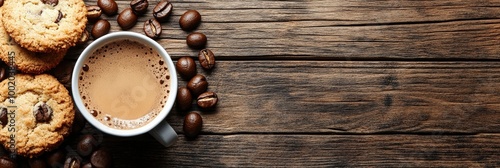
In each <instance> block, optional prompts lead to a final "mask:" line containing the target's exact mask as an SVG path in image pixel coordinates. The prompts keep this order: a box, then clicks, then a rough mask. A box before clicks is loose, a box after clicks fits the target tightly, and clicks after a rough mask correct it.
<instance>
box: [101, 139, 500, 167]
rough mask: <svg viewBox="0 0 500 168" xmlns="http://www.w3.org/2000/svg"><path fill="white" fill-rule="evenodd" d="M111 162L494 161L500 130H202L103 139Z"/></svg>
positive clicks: (154, 164)
mask: <svg viewBox="0 0 500 168" xmlns="http://www.w3.org/2000/svg"><path fill="white" fill-rule="evenodd" d="M106 140H107V141H106V142H107V145H109V146H110V147H111V148H112V150H113V151H115V152H114V155H113V156H114V160H115V161H116V160H130V161H129V162H115V167H255V166H259V167H261V166H263V167H276V166H279V167H498V166H500V155H498V151H499V150H500V136H499V135H491V134H481V135H470V136H440V135H397V134H396V135H262V134H245V135H201V136H200V137H198V139H196V140H194V141H190V140H186V139H185V138H184V137H183V136H180V137H179V139H178V141H177V142H176V144H174V145H173V146H172V147H170V148H162V147H158V146H159V143H158V142H155V140H154V139H153V137H151V136H149V135H143V136H138V137H132V138H110V139H106Z"/></svg>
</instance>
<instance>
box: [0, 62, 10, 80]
mask: <svg viewBox="0 0 500 168" xmlns="http://www.w3.org/2000/svg"><path fill="white" fill-rule="evenodd" d="M7 68H8V67H7V65H4V64H3V63H0V82H2V81H3V80H4V79H7V78H8V76H9V75H8V72H7V71H8V70H7Z"/></svg>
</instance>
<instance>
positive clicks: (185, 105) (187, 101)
mask: <svg viewBox="0 0 500 168" xmlns="http://www.w3.org/2000/svg"><path fill="white" fill-rule="evenodd" d="M191 102H193V96H191V92H190V91H189V89H188V88H186V87H179V89H178V90H177V107H178V108H179V110H181V111H186V110H189V108H191Z"/></svg>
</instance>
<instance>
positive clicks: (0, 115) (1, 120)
mask: <svg viewBox="0 0 500 168" xmlns="http://www.w3.org/2000/svg"><path fill="white" fill-rule="evenodd" d="M8 120H9V118H8V116H7V108H6V107H0V124H2V126H4V127H5V125H7V122H8Z"/></svg>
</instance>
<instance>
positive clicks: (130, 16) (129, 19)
mask: <svg viewBox="0 0 500 168" xmlns="http://www.w3.org/2000/svg"><path fill="white" fill-rule="evenodd" d="M116 21H117V22H118V25H119V26H120V27H121V28H122V29H123V30H128V29H130V28H132V27H134V25H135V24H136V23H137V15H136V14H135V13H134V11H133V10H132V8H127V9H125V10H123V11H122V12H120V14H119V15H118V18H117V19H116Z"/></svg>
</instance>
